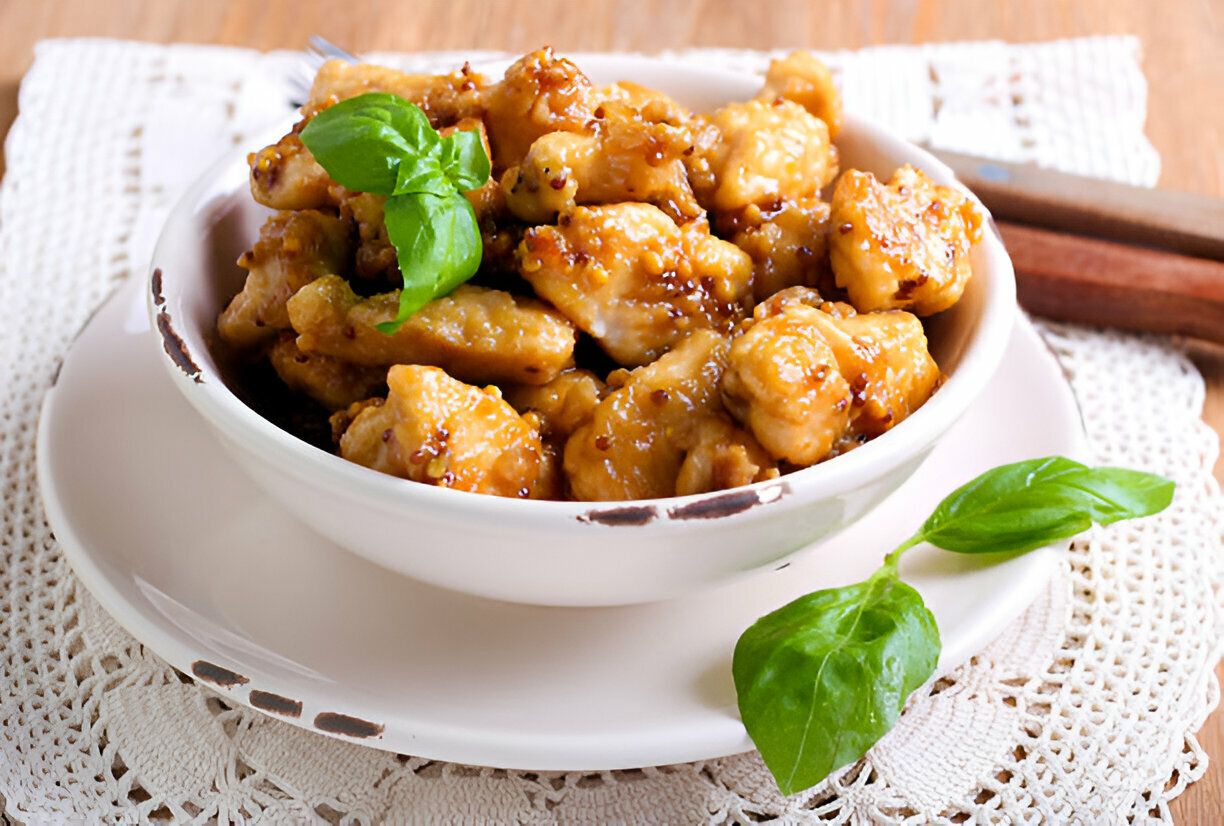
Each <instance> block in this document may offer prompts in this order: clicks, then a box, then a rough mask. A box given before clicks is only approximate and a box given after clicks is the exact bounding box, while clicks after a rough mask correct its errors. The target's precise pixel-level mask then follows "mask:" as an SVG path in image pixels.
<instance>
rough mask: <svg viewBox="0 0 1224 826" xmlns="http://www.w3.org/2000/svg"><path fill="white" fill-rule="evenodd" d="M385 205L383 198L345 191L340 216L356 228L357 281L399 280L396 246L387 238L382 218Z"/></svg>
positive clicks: (354, 272) (355, 272) (366, 193)
mask: <svg viewBox="0 0 1224 826" xmlns="http://www.w3.org/2000/svg"><path fill="white" fill-rule="evenodd" d="M386 203H387V196H386V195H372V194H370V193H368V192H350V191H348V190H345V191H344V194H343V196H342V197H341V199H340V217H341V218H344V219H345V220H347V221H350V222H351V223H352V224H353V226H354V227H356V229H357V249H356V252H355V253H354V265H353V274H354V275H356V276H357V277H358V278H364V279H377V280H380V281H388V282H391V281H392V280H393V279H398V278H399V265H398V264H397V262H396V254H395V247H394V246H393V245H392V243H391V239H390V238H388V237H387V224H386V219H385V217H384V215H383V206H384V205H385V204H386Z"/></svg>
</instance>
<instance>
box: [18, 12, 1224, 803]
mask: <svg viewBox="0 0 1224 826" xmlns="http://www.w3.org/2000/svg"><path fill="white" fill-rule="evenodd" d="M311 34H322V35H324V36H325V37H327V38H329V39H331V40H333V41H335V42H337V43H340V44H343V45H345V46H347V47H348V48H349V49H351V50H353V51H358V52H360V51H365V50H389V51H395V50H398V51H413V50H424V49H465V48H485V49H504V50H507V51H512V52H523V51H527V50H529V49H532V48H536V47H538V46H541V45H544V44H549V45H552V46H555V47H556V48H558V49H561V50H633V51H644V52H651V51H658V50H662V49H668V48H681V47H685V46H725V47H743V48H780V47H787V48H790V47H796V48H804V47H806V48H813V49H841V48H855V47H860V46H868V45H874V44H881V43H918V42H924V41H948V40H983V39H1001V40H1007V41H1012V42H1031V41H1041V40H1053V39H1057V38H1063V37H1080V36H1085V35H1094V34H1133V35H1137V36H1138V37H1139V38H1140V40H1141V41H1142V44H1143V69H1144V73H1145V74H1146V76H1147V79H1148V83H1149V87H1150V99H1149V104H1148V120H1147V134H1148V137H1149V138H1150V139H1151V141H1152V142H1153V143H1154V144H1155V146H1156V149H1157V150H1159V152H1160V155H1161V158H1162V161H1163V172H1162V174H1161V178H1160V183H1159V185H1160V186H1162V187H1167V188H1170V189H1180V190H1186V191H1190V192H1198V193H1203V194H1207V195H1213V196H1217V197H1221V196H1224V106H1222V105H1221V104H1220V100H1221V94H1222V93H1224V0H1172V1H1171V2H1152V1H1151V0H1079V1H1078V2H1071V0H1036V1H1035V2H1020V0H1011V1H1010V2H1009V1H1008V0H942V2H941V1H940V0H893V1H892V2H888V1H886V0H879V2H870V1H869V0H863V1H862V2H853V0H837V1H835V2H822V3H816V2H805V0H769V2H760V3H751V2H745V0H738V1H732V0H674V1H673V2H668V1H667V0H642V1H641V2H585V1H584V0H510V2H500V3H491V2H478V0H422V2H417V3H408V2H400V3H393V2H376V1H375V0H368V1H367V0H317V2H309V0H259V1H258V2H240V0H213V1H212V2H199V0H109V1H108V0H37V1H36V2H28V0H0V134H6V133H7V132H8V127H9V124H11V123H12V121H13V118H14V117H15V116H16V114H17V86H18V83H19V81H20V79H21V76H22V74H23V73H24V72H25V71H26V69H27V68H28V67H29V65H30V61H31V60H32V58H33V46H34V43H35V42H36V41H38V40H40V39H42V38H47V37H81V36H101V37H121V38H128V39H134V40H147V41H154V42H160V43H166V42H171V41H188V42H196V43H221V44H230V45H240V46H248V47H253V48H257V49H277V48H299V47H301V46H302V44H304V43H305V42H306V39H307V37H309V36H310V35H311ZM3 170H4V166H3V163H2V162H0V175H2V174H3ZM1189 349H1190V353H1191V356H1192V358H1193V359H1194V360H1195V363H1196V364H1197V365H1198V367H1199V369H1200V370H1201V371H1202V373H1203V375H1204V377H1205V378H1206V380H1207V401H1206V407H1205V410H1204V413H1203V416H1204V419H1205V420H1206V421H1207V422H1208V423H1209V424H1210V425H1211V426H1212V427H1214V428H1215V429H1216V431H1217V432H1219V433H1224V348H1220V347H1211V346H1207V345H1202V344H1197V343H1191V344H1190V345H1189ZM1215 474H1216V478H1217V479H1218V480H1221V481H1222V482H1224V462H1220V463H1217V465H1216V471H1215ZM1217 674H1219V675H1221V676H1224V667H1221V668H1218V669H1217ZM1200 738H1201V740H1202V742H1203V743H1204V745H1205V747H1206V749H1207V751H1208V752H1209V753H1210V754H1211V756H1212V759H1213V762H1212V765H1211V768H1210V769H1209V771H1208V773H1207V775H1206V776H1205V777H1204V778H1203V779H1202V780H1200V781H1199V782H1198V783H1196V784H1195V785H1194V786H1192V787H1191V788H1190V789H1189V790H1188V791H1187V792H1186V793H1185V794H1184V795H1182V796H1181V797H1180V798H1178V800H1177V801H1175V803H1174V805H1173V811H1174V816H1175V818H1176V821H1177V822H1178V823H1186V824H1200V823H1224V714H1221V713H1218V712H1217V713H1216V714H1213V715H1212V717H1211V718H1210V719H1209V720H1208V722H1207V725H1206V726H1205V727H1204V729H1203V731H1202V732H1201V733H1200Z"/></svg>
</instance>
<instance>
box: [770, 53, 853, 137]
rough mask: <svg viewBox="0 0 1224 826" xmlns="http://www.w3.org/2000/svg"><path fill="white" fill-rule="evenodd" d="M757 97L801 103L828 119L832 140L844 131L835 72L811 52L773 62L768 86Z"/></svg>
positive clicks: (771, 100)
mask: <svg viewBox="0 0 1224 826" xmlns="http://www.w3.org/2000/svg"><path fill="white" fill-rule="evenodd" d="M756 99H757V100H761V101H765V102H766V103H773V102H774V101H776V100H778V99H782V100H790V101H794V102H795V103H798V104H799V105H800V106H802V107H803V108H804V109H806V110H808V111H809V112H811V113H812V114H813V115H815V116H816V117H818V118H820V119H821V120H822V121H824V122H825V125H826V126H828V127H829V139H830V140H834V139H836V138H837V133H838V132H840V131H841V122H842V99H841V93H840V92H838V91H837V86H836V85H834V83H833V73H832V72H830V71H829V67H828V66H826V65H824V64H823V63H821V62H820V61H819V60H818V59H817V58H816V56H815V55H813V54H812V53H811V52H791V54H789V55H787V56H786V57H785V58H782V59H781V60H773V61H770V64H769V71H767V72H766V73H765V87H764V88H763V89H761V91H760V93H759V94H757V97H756Z"/></svg>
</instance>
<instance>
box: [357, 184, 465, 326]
mask: <svg viewBox="0 0 1224 826" xmlns="http://www.w3.org/2000/svg"><path fill="white" fill-rule="evenodd" d="M383 210H384V213H383V214H384V219H385V221H386V224H387V236H388V238H389V239H390V241H391V243H392V244H394V245H395V249H396V252H397V254H398V255H397V258H398V260H399V267H400V272H401V273H402V274H403V276H404V287H403V289H402V290H400V303H399V313H398V314H397V315H396V317H395V320H394V321H389V322H384V323H382V324H379V325H377V327H378V329H379V330H380V331H381V332H384V333H388V334H390V333H394V332H395V331H396V330H398V329H399V327H400V325H402V324H403V323H404V322H405V321H406V320H407V319H408V318H409V316H411V315H412V314H413V313H415V312H416V311H417V310H419V309H420V308H421V307H423V306H424V305H425V304H427V303H428V302H430V301H432V300H433V299H434V298H437V297H438V296H443V295H446V294H447V293H449V292H450V291H451V290H453V289H455V287H457V286H459V285H460V284H462V283H463V282H464V281H467V280H468V279H469V278H471V277H472V276H473V275H474V274H475V272H476V269H477V267H479V266H480V256H481V241H480V228H479V227H478V226H477V224H476V212H475V211H474V210H473V209H472V205H471V203H470V202H469V201H468V199H467V198H465V197H463V196H462V195H460V194H459V193H458V192H455V191H454V190H451V192H450V194H449V195H447V196H446V197H440V196H438V195H434V194H432V193H428V192H414V193H409V194H404V195H392V196H391V197H390V198H388V199H387V203H386V204H385V206H384V208H383Z"/></svg>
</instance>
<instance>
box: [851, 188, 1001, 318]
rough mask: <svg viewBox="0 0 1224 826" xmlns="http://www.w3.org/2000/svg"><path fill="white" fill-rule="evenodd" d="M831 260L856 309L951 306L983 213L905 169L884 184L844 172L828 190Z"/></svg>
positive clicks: (922, 310)
mask: <svg viewBox="0 0 1224 826" xmlns="http://www.w3.org/2000/svg"><path fill="white" fill-rule="evenodd" d="M830 224H831V225H832V227H833V230H832V232H831V233H830V238H829V260H830V263H831V264H832V267H833V274H834V276H835V277H836V279H837V284H838V286H840V287H842V288H844V289H845V290H846V292H847V293H848V294H849V296H850V301H851V303H853V304H854V306H855V307H857V308H858V309H859V310H860V311H861V312H870V311H872V310H889V309H904V310H910V311H912V312H914V313H917V314H918V315H922V316H925V315H932V314H934V313H938V312H940V311H941V310H946V309H947V308H948V307H951V306H952V305H953V304H955V303H956V301H957V300H958V299H959V298H960V296H961V293H962V292H964V289H965V284H966V283H967V282H968V281H969V277H970V276H971V275H972V268H971V265H970V261H969V252H970V248H971V247H972V245H973V244H974V243H975V242H976V241H978V240H979V239H980V238H981V237H982V216H981V213H980V212H979V211H978V209H977V208H976V206H975V205H974V204H973V202H972V201H971V200H969V199H968V198H966V197H965V196H964V195H963V194H962V193H961V192H959V191H958V190H955V189H952V188H950V187H945V186H935V185H934V184H933V183H932V182H931V179H930V178H928V177H927V176H926V174H925V173H923V172H922V171H920V170H917V169H914V168H913V167H911V166H903V167H901V168H900V169H898V170H897V171H896V172H895V173H893V176H892V179H891V180H890V181H889V182H888V184H887V185H884V184H881V183H880V182H879V181H877V180H876V178H875V176H874V175H872V174H871V173H870V172H859V171H858V170H849V171H847V172H846V174H844V175H842V177H841V179H840V180H838V182H837V187H836V189H834V191H833V212H832V215H831V216H830Z"/></svg>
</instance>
